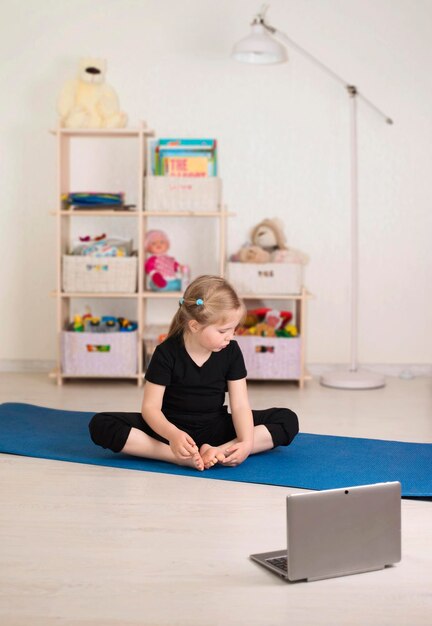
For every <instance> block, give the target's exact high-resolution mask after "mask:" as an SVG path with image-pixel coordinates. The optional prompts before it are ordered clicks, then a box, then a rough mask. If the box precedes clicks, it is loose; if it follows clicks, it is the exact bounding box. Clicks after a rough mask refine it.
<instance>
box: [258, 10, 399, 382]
mask: <svg viewBox="0 0 432 626" xmlns="http://www.w3.org/2000/svg"><path fill="white" fill-rule="evenodd" d="M256 19H257V23H259V24H261V25H262V26H263V27H264V28H265V29H266V30H267V31H269V32H270V33H271V34H272V35H274V36H276V37H279V38H280V39H282V40H284V41H286V42H287V43H288V44H289V45H290V46H291V47H292V48H294V49H296V50H297V51H298V52H299V53H300V54H302V55H303V56H304V57H306V58H307V59H309V61H311V62H312V63H313V64H314V65H317V66H318V67H319V68H320V69H321V70H323V71H324V72H325V73H326V74H328V75H330V76H331V77H332V78H334V79H335V80H337V81H338V82H339V83H341V84H342V85H343V86H344V87H345V88H346V90H347V93H348V97H349V100H350V126H351V138H350V146H351V349H350V365H349V368H348V369H343V370H340V371H337V370H336V371H333V372H329V373H328V374H325V375H323V376H321V378H320V383H321V384H322V385H324V386H326V387H335V388H337V389H378V388H379V387H384V386H385V379H384V376H380V375H378V374H375V373H373V372H367V371H364V370H361V369H359V366H358V360H357V335H358V283H359V281H358V258H359V246H358V166H357V155H358V149H357V99H358V98H359V97H360V98H361V99H362V101H363V102H364V103H365V104H367V105H368V106H369V107H370V108H372V109H373V110H374V111H375V112H376V113H377V114H378V115H380V116H381V117H383V118H384V120H385V122H386V123H387V124H393V120H392V119H391V118H389V117H388V116H387V115H385V114H384V113H383V112H382V111H381V110H380V109H378V108H377V107H376V106H375V105H374V104H373V103H372V102H370V101H369V100H367V99H366V98H365V97H364V96H362V95H361V94H359V92H358V90H357V87H355V86H354V85H351V84H348V83H347V82H346V81H345V80H344V79H343V78H341V77H340V76H338V75H337V74H336V73H335V72H333V70H331V69H330V68H328V67H327V66H326V65H324V64H323V63H321V61H319V60H318V59H316V58H315V57H314V56H313V55H311V54H310V53H309V52H307V50H304V49H303V48H302V47H301V46H299V45H298V44H297V43H296V42H294V41H293V40H292V39H290V38H289V37H288V36H287V35H286V34H285V33H283V32H281V31H279V30H277V29H276V28H274V27H273V26H269V25H268V24H266V22H265V19H264V13H262V14H260V15H258V17H257V18H256Z"/></svg>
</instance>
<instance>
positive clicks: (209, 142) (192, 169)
mask: <svg viewBox="0 0 432 626" xmlns="http://www.w3.org/2000/svg"><path fill="white" fill-rule="evenodd" d="M150 163H151V171H152V174H153V175H154V176H177V177H183V176H192V177H201V178H203V177H207V176H217V142H216V139H157V140H155V141H152V142H151V144H150Z"/></svg>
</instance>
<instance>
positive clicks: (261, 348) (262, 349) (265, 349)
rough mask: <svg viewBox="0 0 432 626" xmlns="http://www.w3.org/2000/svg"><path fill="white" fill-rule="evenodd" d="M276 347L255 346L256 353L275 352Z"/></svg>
mask: <svg viewBox="0 0 432 626" xmlns="http://www.w3.org/2000/svg"><path fill="white" fill-rule="evenodd" d="M274 350H275V349H274V346H255V352H272V353H273V352H274Z"/></svg>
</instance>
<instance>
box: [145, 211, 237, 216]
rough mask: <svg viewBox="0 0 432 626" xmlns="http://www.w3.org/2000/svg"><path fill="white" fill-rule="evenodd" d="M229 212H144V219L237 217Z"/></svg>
mask: <svg viewBox="0 0 432 626" xmlns="http://www.w3.org/2000/svg"><path fill="white" fill-rule="evenodd" d="M235 215H236V214H235V213H230V212H227V211H142V216H143V217H235Z"/></svg>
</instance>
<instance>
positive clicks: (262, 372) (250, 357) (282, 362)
mask: <svg viewBox="0 0 432 626" xmlns="http://www.w3.org/2000/svg"><path fill="white" fill-rule="evenodd" d="M235 340H236V341H237V342H238V344H239V346H240V349H241V351H242V353H243V357H244V360H245V364H246V369H247V377H248V379H254V380H297V379H299V378H300V374H301V372H300V347H301V346H300V342H301V338H300V337H290V338H287V339H285V338H280V337H252V336H248V335H246V336H244V335H239V336H236V338H235Z"/></svg>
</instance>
